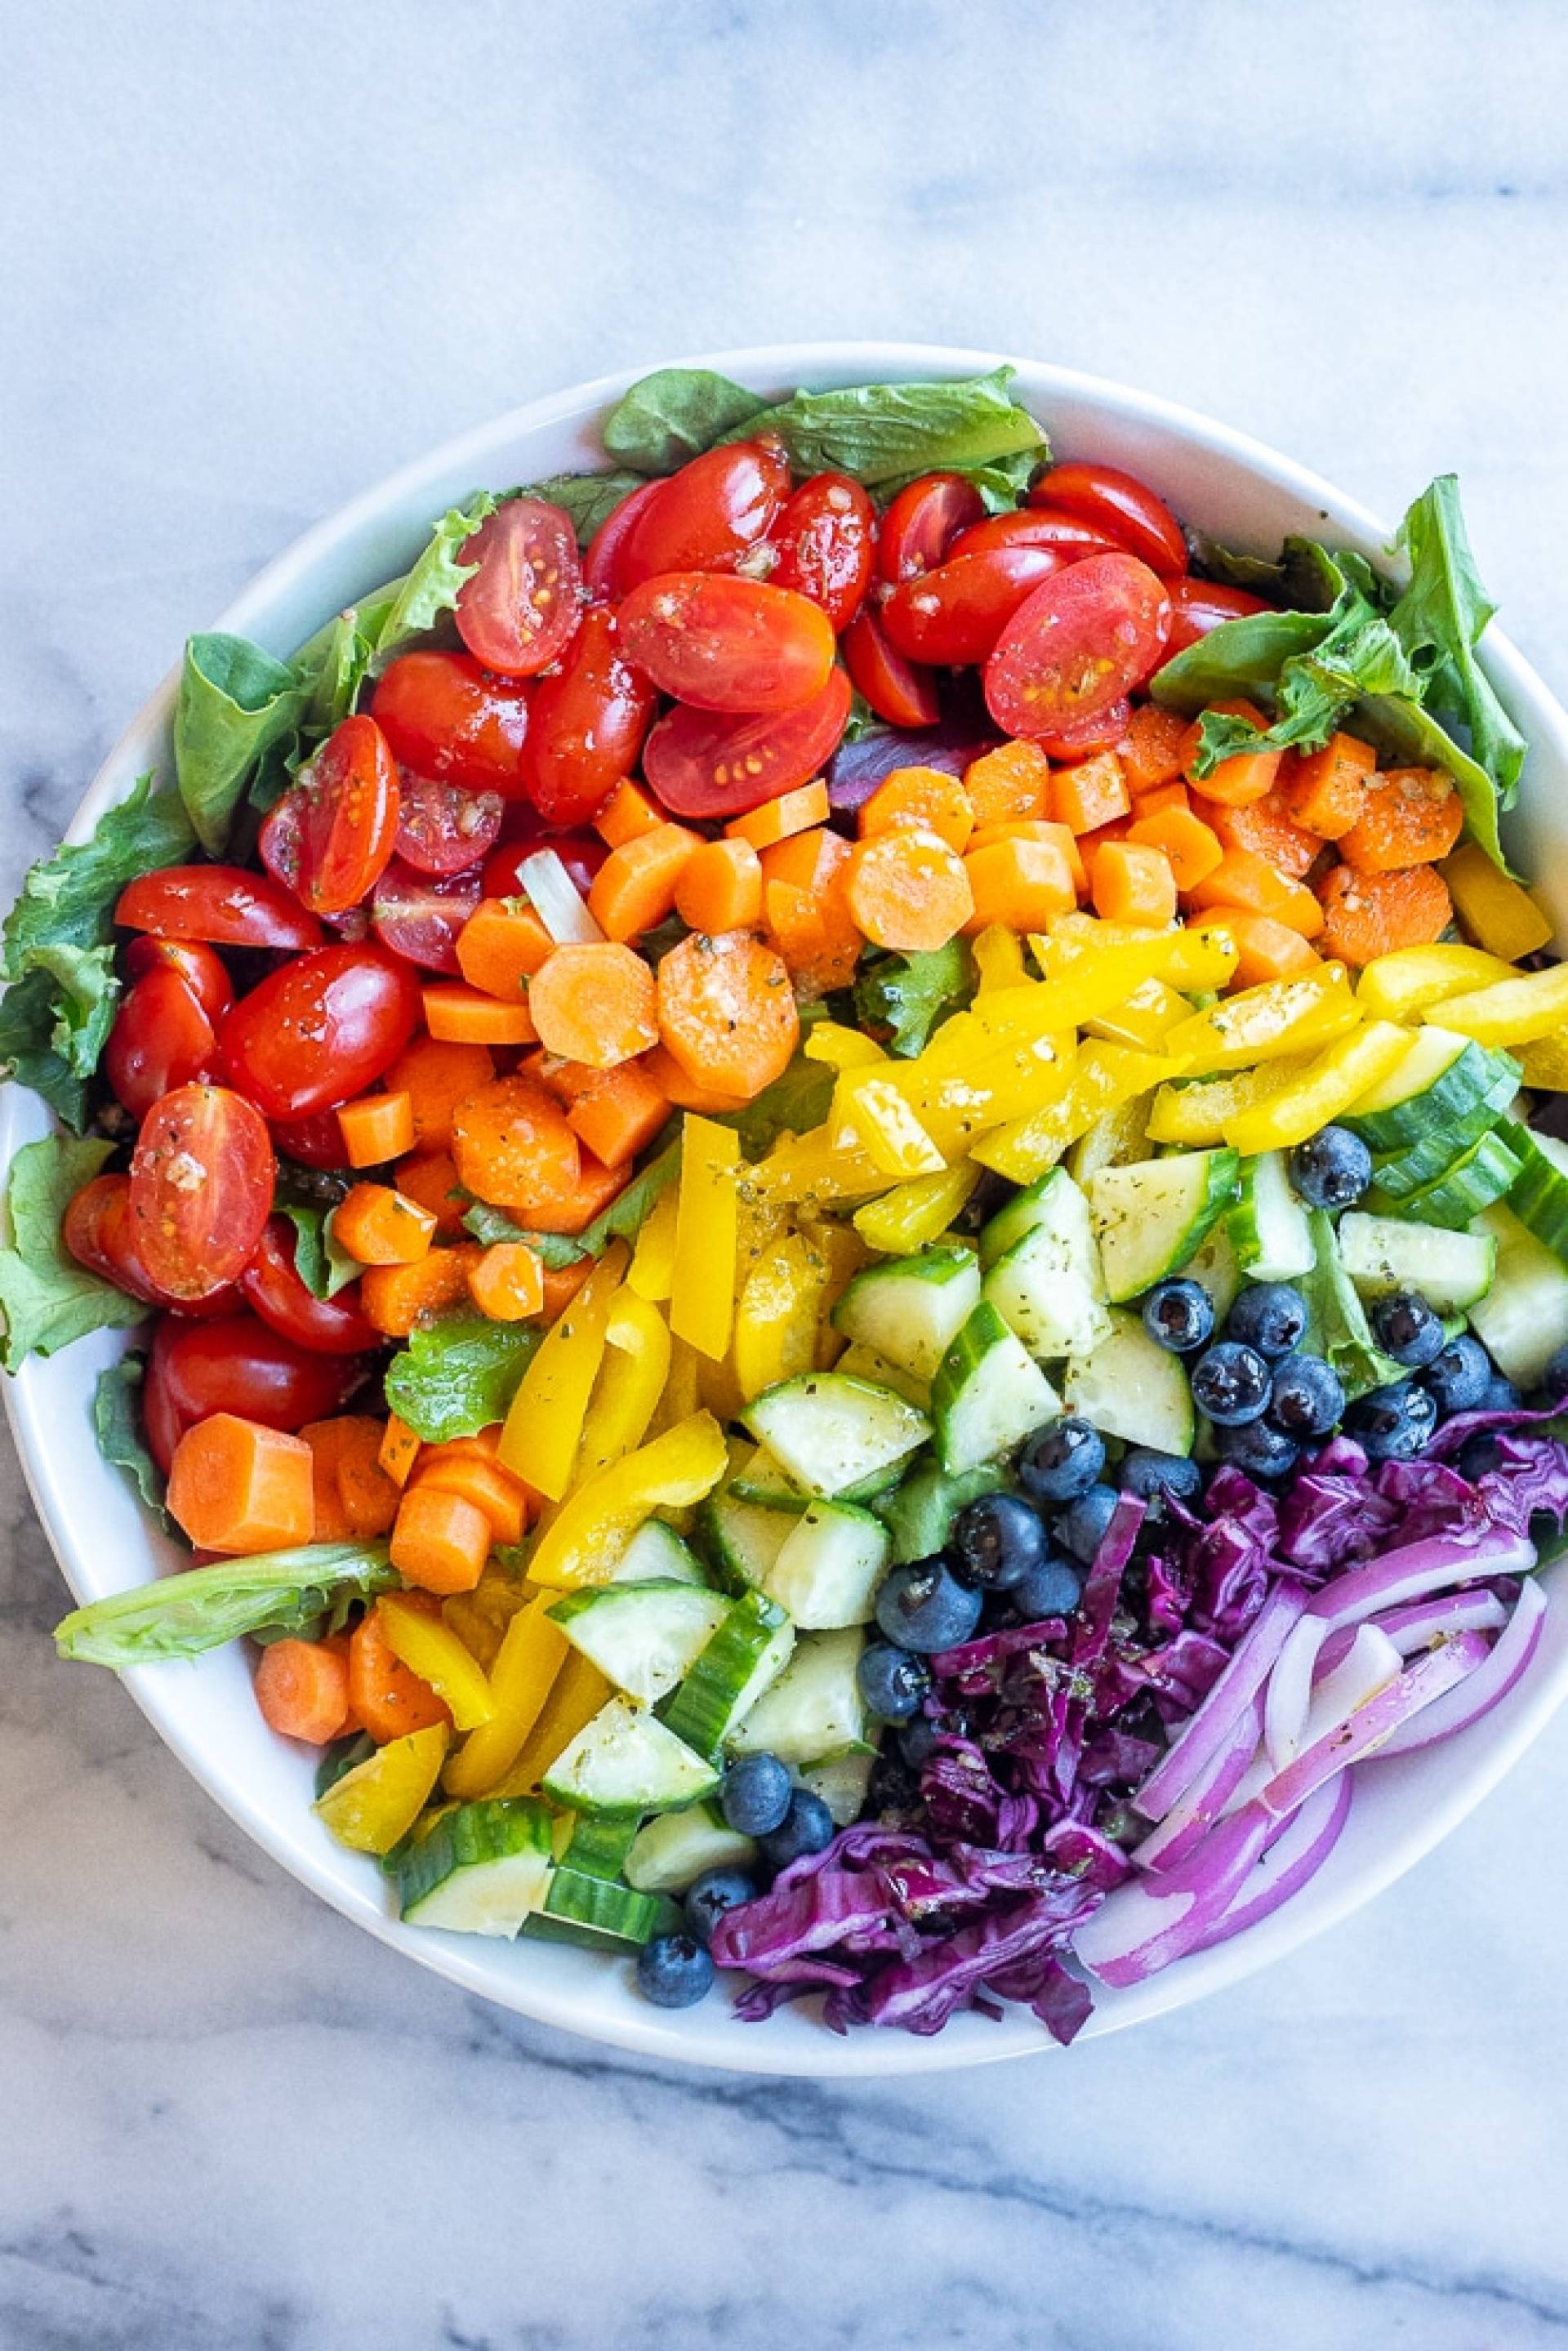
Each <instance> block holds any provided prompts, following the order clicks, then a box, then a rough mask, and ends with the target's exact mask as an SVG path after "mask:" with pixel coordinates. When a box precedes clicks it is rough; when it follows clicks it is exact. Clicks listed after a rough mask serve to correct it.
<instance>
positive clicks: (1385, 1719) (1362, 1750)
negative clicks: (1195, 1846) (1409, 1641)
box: [1257, 1633, 1488, 1820]
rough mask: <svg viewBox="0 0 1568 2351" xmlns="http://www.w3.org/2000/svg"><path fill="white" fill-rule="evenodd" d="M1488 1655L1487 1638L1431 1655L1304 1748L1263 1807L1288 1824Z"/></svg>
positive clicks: (1263, 1795)
mask: <svg viewBox="0 0 1568 2351" xmlns="http://www.w3.org/2000/svg"><path fill="white" fill-rule="evenodd" d="M1391 1646H1392V1645H1391ZM1487 1654H1488V1652H1487V1643H1486V1636H1485V1635H1484V1634H1481V1633H1460V1634H1458V1635H1456V1637H1455V1638H1454V1639H1453V1640H1451V1641H1445V1642H1444V1643H1443V1645H1442V1646H1441V1647H1440V1648H1437V1649H1428V1650H1427V1653H1426V1655H1425V1656H1421V1657H1418V1658H1417V1659H1416V1663H1415V1664H1414V1665H1413V1666H1406V1668H1405V1671H1404V1672H1403V1673H1402V1674H1401V1675H1400V1676H1399V1677H1398V1678H1397V1680H1395V1681H1391V1682H1388V1683H1386V1684H1385V1686H1384V1687H1383V1688H1382V1689H1380V1690H1379V1691H1378V1692H1377V1694H1376V1696H1375V1698H1369V1699H1368V1700H1367V1702H1366V1704H1365V1705H1364V1706H1362V1707H1358V1708H1357V1709H1356V1711H1355V1712H1354V1714H1353V1715H1352V1716H1351V1717H1350V1719H1349V1720H1348V1721H1344V1722H1341V1723H1339V1724H1337V1725H1336V1726H1335V1728H1334V1729H1333V1730H1331V1731H1330V1732H1329V1733H1328V1734H1327V1736H1326V1737H1325V1738H1322V1739H1316V1740H1313V1741H1312V1745H1311V1746H1310V1747H1305V1748H1303V1749H1302V1750H1301V1754H1300V1755H1298V1756H1297V1758H1296V1760H1295V1761H1294V1762H1293V1763H1288V1764H1287V1765H1286V1767H1285V1769H1284V1770H1283V1771H1280V1772H1276V1774H1275V1776H1274V1777H1273V1779H1272V1780H1270V1782H1269V1784H1268V1786H1267V1787H1266V1788H1263V1789H1261V1790H1260V1792H1259V1795H1258V1798H1257V1802H1259V1804H1260V1806H1261V1807H1262V1809H1263V1810H1264V1811H1265V1812H1268V1813H1273V1815H1274V1817H1275V1818H1276V1819H1277V1820H1285V1819H1288V1818H1289V1816H1290V1814H1291V1813H1293V1812H1294V1811H1295V1810H1296V1808H1297V1806H1298V1805H1299V1804H1304V1803H1305V1802H1306V1800H1307V1798H1308V1797H1309V1796H1310V1795H1311V1794H1312V1791H1313V1789H1314V1788H1321V1787H1322V1784H1323V1782H1324V1781H1325V1780H1332V1779H1333V1775H1334V1773H1335V1772H1336V1771H1343V1770H1344V1769H1345V1767H1346V1765H1347V1764H1351V1763H1358V1762H1359V1761H1361V1759H1362V1757H1363V1756H1364V1755H1372V1754H1375V1753H1376V1751H1377V1750H1378V1749H1379V1748H1381V1747H1385V1746H1386V1744H1387V1742H1388V1740H1390V1739H1391V1738H1392V1737H1393V1735H1394V1733H1395V1732H1396V1730H1397V1729H1399V1728H1400V1726H1401V1725H1402V1724H1403V1723H1406V1722H1407V1721H1408V1720H1409V1719H1410V1718H1411V1716H1412V1715H1416V1714H1419V1712H1420V1711H1421V1709H1422V1708H1423V1707H1427V1706H1430V1705H1431V1704H1432V1703H1433V1701H1434V1699H1437V1698H1441V1697H1442V1696H1443V1694H1444V1693H1445V1691H1447V1690H1451V1689H1453V1688H1455V1687H1457V1685H1458V1683H1460V1682H1462V1681H1463V1680H1464V1679H1465V1677H1467V1675H1469V1674H1473V1673H1474V1672H1475V1670H1476V1668H1477V1667H1478V1666H1479V1665H1480V1663H1481V1662H1482V1660H1483V1658H1484V1657H1485V1656H1487Z"/></svg>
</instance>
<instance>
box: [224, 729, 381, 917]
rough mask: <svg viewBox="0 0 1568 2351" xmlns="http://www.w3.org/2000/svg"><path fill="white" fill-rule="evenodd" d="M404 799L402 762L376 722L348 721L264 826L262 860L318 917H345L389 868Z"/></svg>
mask: <svg viewBox="0 0 1568 2351" xmlns="http://www.w3.org/2000/svg"><path fill="white" fill-rule="evenodd" d="M400 798H401V796H400V793H399V790H398V774H397V762H396V760H395V759H394V758H392V751H391V749H390V747H389V746H388V743H387V739H386V737H385V736H384V735H383V734H382V730H381V728H380V727H379V726H377V725H376V722H375V720H374V719H373V718H369V717H366V716H364V715H363V714H362V713H361V715H359V716H355V717H352V718H345V719H344V720H343V722H342V724H341V725H340V726H335V727H334V728H333V729H332V732H331V733H330V735H329V736H328V737H327V740H326V741H325V742H324V743H323V744H322V746H321V747H320V749H319V751H318V752H317V754H316V756H315V758H313V759H312V760H311V761H310V762H309V764H308V766H307V767H304V768H301V769H300V771H299V775H298V778H297V780H296V781H295V782H294V783H293V784H292V785H290V787H289V789H288V790H287V791H286V792H285V793H284V795H283V798H282V799H280V800H279V801H278V802H277V806H276V807H275V808H274V809H273V810H272V812H271V814H270V815H269V816H268V817H267V821H266V823H265V824H264V825H263V826H262V828H261V836H260V839H259V840H258V841H257V843H256V847H257V849H258V850H259V852H260V853H261V862H262V863H263V864H264V865H265V866H266V868H267V872H269V873H270V874H271V875H272V877H273V879H274V881H275V882H280V883H282V884H283V886H284V888H285V889H286V890H292V891H293V893H294V894H295V896H296V897H297V898H298V900H299V902H300V904H302V905H305V906H308V907H309V909H310V912H311V913H312V914H341V913H342V912H343V911H344V909H345V908H346V907H349V906H357V905H358V904H359V903H360V900H361V898H363V897H365V896H367V895H368V894H369V893H370V892H371V890H373V889H374V888H375V886H376V883H378V882H379V881H380V879H381V877H382V873H383V872H384V871H385V869H386V862H387V860H388V858H389V857H390V856H391V855H392V845H393V843H394V842H395V841H396V840H397V831H398V812H399V806H400Z"/></svg>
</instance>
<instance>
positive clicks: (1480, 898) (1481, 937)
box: [1437, 841, 1552, 963]
mask: <svg viewBox="0 0 1568 2351" xmlns="http://www.w3.org/2000/svg"><path fill="white" fill-rule="evenodd" d="M1437 871H1438V872H1439V873H1441V875H1442V877H1443V879H1444V881H1445V882H1446V883H1448V893H1449V895H1450V896H1451V897H1452V899H1453V902H1454V905H1455V909H1456V911H1457V912H1458V917H1459V920H1460V921H1461V922H1462V923H1463V925H1464V926H1465V928H1466V930H1467V931H1469V932H1472V933H1473V934H1474V935H1475V939H1476V942H1477V945H1478V946H1483V947H1485V948H1486V949H1487V951H1488V953H1489V954H1490V955H1494V956H1503V957H1505V958H1506V960H1507V961H1509V962H1510V963H1517V962H1518V960H1519V958H1520V956H1527V955H1533V954H1534V953H1535V951H1536V949H1537V947H1543V946H1548V945H1550V943H1551V938H1552V919H1551V916H1550V915H1549V914H1545V913H1544V912H1543V911H1542V908H1541V907H1540V906H1538V905H1537V904H1536V903H1535V901H1534V899H1533V898H1532V897H1531V894H1530V893H1529V891H1528V890H1525V889H1523V888H1521V885H1520V884H1519V883H1517V882H1515V881H1514V880H1513V879H1512V877H1511V875H1510V874H1507V873H1504V872H1501V871H1500V869H1499V868H1498V867H1497V866H1495V865H1494V864H1493V863H1492V862H1491V859H1490V857H1489V856H1488V855H1487V853H1486V851H1485V850H1484V849H1482V848H1481V846H1480V844H1479V841H1461V842H1460V844H1459V846H1458V849H1456V850H1455V852H1454V853H1453V855H1452V856H1451V857H1447V858H1445V859H1444V861H1443V862H1442V864H1441V865H1440V866H1439V867H1438V868H1437Z"/></svg>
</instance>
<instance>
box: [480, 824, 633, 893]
mask: <svg viewBox="0 0 1568 2351" xmlns="http://www.w3.org/2000/svg"><path fill="white" fill-rule="evenodd" d="M541 849H553V850H554V852H555V853H556V855H557V856H558V857H559V860H560V862H561V863H562V864H563V865H564V866H565V868H566V870H567V872H568V873H569V874H570V876H571V881H572V884H573V887H574V888H576V889H578V890H580V891H581V893H582V894H583V896H584V897H585V898H586V897H587V895H588V893H589V891H590V890H591V888H592V886H593V877H594V875H595V874H596V873H597V872H598V871H599V869H600V867H601V865H602V864H603V862H604V861H605V859H606V858H607V857H608V856H609V854H610V844H609V842H608V841H601V839H600V838H599V835H598V834H597V833H596V832H543V831H536V832H532V833H529V834H528V837H527V838H526V839H525V840H522V841H505V842H503V844H502V845H501V847H500V848H499V849H497V851H496V852H495V853H494V854H493V855H492V856H490V857H487V858H486V860H485V884H484V894H485V896H486V898H517V897H522V896H524V895H526V894H527V893H525V891H524V889H523V875H522V868H523V861H524V859H525V858H528V857H532V856H533V855H534V854H535V852H537V851H538V850H541Z"/></svg>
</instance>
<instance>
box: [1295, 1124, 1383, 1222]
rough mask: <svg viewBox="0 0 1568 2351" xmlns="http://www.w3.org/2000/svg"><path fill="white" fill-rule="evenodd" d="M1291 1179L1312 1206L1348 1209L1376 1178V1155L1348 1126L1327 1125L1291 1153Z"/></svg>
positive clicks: (1310, 1206) (1309, 1205) (1303, 1197)
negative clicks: (1373, 1175)
mask: <svg viewBox="0 0 1568 2351" xmlns="http://www.w3.org/2000/svg"><path fill="white" fill-rule="evenodd" d="M1371 1181H1372V1154H1371V1152H1370V1151H1368V1149H1367V1147H1366V1145H1365V1144H1364V1143H1363V1141H1362V1139H1361V1137H1360V1135H1359V1134H1352V1133H1351V1131H1350V1129H1349V1127H1348V1126H1325V1127H1322V1129H1320V1131H1319V1132H1318V1133H1317V1134H1314V1135H1312V1136H1311V1137H1309V1139H1308V1140H1307V1141H1306V1142H1305V1143H1299V1144H1297V1145H1296V1148H1295V1149H1294V1151H1292V1152H1291V1183H1292V1184H1293V1185H1294V1186H1295V1187H1296V1189H1297V1191H1298V1192H1299V1193H1300V1194H1301V1197H1302V1199H1303V1200H1304V1201H1305V1202H1306V1204H1307V1206H1308V1207H1309V1208H1348V1207H1350V1205H1351V1202H1352V1201H1353V1200H1359V1199H1360V1197H1361V1196H1362V1194H1363V1193H1364V1191H1365V1189H1366V1187H1367V1186H1368V1185H1369V1184H1370V1183H1371Z"/></svg>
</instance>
